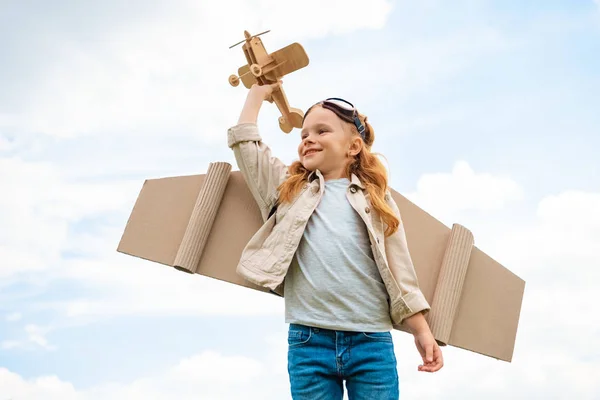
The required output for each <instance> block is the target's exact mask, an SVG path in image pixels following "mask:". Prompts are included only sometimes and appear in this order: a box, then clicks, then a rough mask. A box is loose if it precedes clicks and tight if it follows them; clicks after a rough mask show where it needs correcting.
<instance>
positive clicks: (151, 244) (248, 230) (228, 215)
mask: <svg viewBox="0 0 600 400" xmlns="http://www.w3.org/2000/svg"><path fill="white" fill-rule="evenodd" d="M392 196H393V197H394V200H395V201H396V203H397V204H398V207H399V209H400V213H401V215H402V222H403V224H404V226H405V231H406V237H407V241H408V246H409V251H410V254H411V257H412V259H413V262H414V265H415V269H416V272H417V276H418V279H419V284H420V287H421V290H422V291H423V294H424V295H425V297H426V298H427V300H428V302H429V303H430V305H431V311H430V312H429V313H428V315H427V320H428V322H429V325H430V327H431V330H432V332H433V334H434V336H435V338H436V340H437V341H438V342H439V343H440V344H442V345H451V346H455V347H459V348H463V349H466V350H469V351H473V352H476V353H479V354H483V355H486V356H489V357H493V358H497V359H500V360H504V361H509V362H510V361H511V360H512V355H513V350H514V344H515V338H516V333H517V327H518V322H519V316H520V312H521V303H522V300H523V293H524V289H525V282H524V281H523V280H522V279H520V278H519V277H518V276H516V275H514V274H513V273H511V272H510V271H509V270H508V269H506V268H505V267H503V266H502V265H500V264H499V263H498V262H496V261H495V260H493V259H492V258H491V257H489V256H488V255H487V254H485V253H484V252H483V251H481V250H480V249H478V248H477V247H476V246H475V245H474V244H473V243H474V239H473V235H472V234H471V232H470V231H469V230H468V229H466V228H465V227H463V226H461V225H458V224H454V225H453V226H452V228H448V227H447V226H445V225H444V224H442V223H441V222H440V221H438V220H437V219H435V218H434V217H432V216H431V215H429V214H428V213H426V212H425V211H423V210H422V209H421V208H419V207H418V206H416V205H415V204H414V203H412V202H410V201H409V200H408V199H406V198H405V197H404V196H402V195H401V194H399V193H398V192H396V191H394V190H392ZM262 224H263V220H262V217H261V214H260V211H259V209H258V206H257V205H256V202H255V200H254V198H253V197H252V194H251V193H250V190H249V189H248V187H247V185H246V182H245V181H244V178H243V177H242V175H241V173H240V172H239V171H231V165H230V164H227V163H221V162H219V163H212V164H211V165H210V166H209V169H208V171H207V173H206V174H200V175H188V176H176V177H168V178H159V179H148V180H146V181H145V182H144V184H143V187H142V189H141V191H140V193H139V196H138V198H137V201H136V203H135V205H134V207H133V210H132V212H131V215H130V217H129V220H128V222H127V225H126V227H125V230H124V232H123V235H122V238H121V241H120V243H119V245H118V248H117V251H118V252H121V253H124V254H128V255H131V256H135V257H139V258H143V259H146V260H149V261H153V262H157V263H160V264H164V265H166V266H170V267H173V268H175V269H178V270H181V271H185V272H188V273H190V274H200V275H204V276H208V277H211V278H214V279H219V280H222V281H226V282H230V283H233V284H237V285H241V286H245V287H248V288H251V289H255V290H259V291H263V292H265V293H270V291H269V290H268V289H266V288H262V287H260V286H257V285H255V284H253V283H251V282H248V281H246V280H245V279H244V278H242V277H241V276H239V275H238V274H237V273H236V267H237V264H238V261H239V259H240V255H241V253H242V251H243V249H244V247H245V246H246V243H247V242H248V241H249V240H250V238H251V237H252V236H253V235H254V233H255V232H256V231H257V230H258V229H259V228H260V226H261V225H262ZM394 328H395V329H398V330H405V329H404V327H402V326H395V327H394Z"/></svg>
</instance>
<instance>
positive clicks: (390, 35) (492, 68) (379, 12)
mask: <svg viewBox="0 0 600 400" xmlns="http://www.w3.org/2000/svg"><path fill="white" fill-rule="evenodd" d="M344 4H345V5H344V6H341V5H340V4H339V2H336V1H326V2H324V3H322V4H318V3H317V2H316V1H307V2H303V3H302V4H300V3H292V2H288V3H279V2H268V1H263V2H242V1H241V0H239V1H236V0H227V1H222V2H218V4H210V5H209V4H195V3H194V2H191V1H172V2H166V1H153V2H128V3H127V5H126V6H124V5H122V4H121V2H116V1H106V2H102V3H96V2H73V1H58V2H54V3H53V5H52V6H49V5H48V4H47V3H46V2H39V1H34V2H28V3H27V4H24V3H22V2H9V3H7V4H6V5H5V6H4V7H3V9H2V11H1V12H0V49H2V51H1V52H0V87H1V88H2V90H0V190H1V191H2V193H4V194H3V195H2V196H0V260H1V261H0V395H1V396H0V398H3V397H8V398H10V397H12V398H15V399H39V398H44V399H53V398H57V399H58V398H60V399H78V400H79V399H85V400H87V399H100V398H107V397H111V398H115V399H135V398H144V399H146V398H156V399H163V398H164V399H166V398H173V396H178V397H177V398H182V399H184V398H196V397H195V396H196V395H197V394H198V393H202V395H203V398H215V399H220V398H223V399H225V398H238V397H239V396H241V394H243V396H244V398H261V399H263V398H273V399H283V398H289V395H288V384H287V371H286V364H285V357H286V353H285V351H286V335H285V332H286V325H285V324H284V322H283V302H282V301H280V299H276V298H273V297H272V296H265V295H263V294H262V293H254V292H253V291H249V290H246V289H242V288H237V287H232V286H231V285H226V284H223V283H220V282H215V281H212V280H209V279H205V278H202V277H190V276H189V275H185V274H180V273H176V272H175V271H172V270H170V269H168V268H166V267H163V266H161V265H157V264H152V263H148V262H144V261H142V260H138V259H135V258H132V257H127V256H125V255H123V254H119V253H117V252H116V247H117V244H118V241H119V239H120V235H121V233H122V230H123V228H124V226H125V223H126V221H127V218H128V216H129V213H130V211H131V208H132V206H133V203H134V202H135V199H136V197H137V194H138V192H139V189H140V188H141V185H142V183H143V181H144V179H148V178H156V177H163V176H174V175H184V174H196V173H203V172H205V170H206V167H207V166H208V164H209V163H210V162H212V161H229V162H232V163H234V162H235V160H234V159H233V155H232V154H231V151H230V150H229V149H228V148H227V146H226V130H227V128H228V127H229V126H231V125H233V124H234V123H235V121H236V120H237V117H238V115H239V111H240V109H241V106H242V104H243V101H244V98H245V95H246V93H247V92H246V89H245V88H244V87H241V86H239V87H237V88H232V87H231V86H229V84H228V83H227V77H228V76H229V74H231V73H234V72H235V71H236V70H237V67H239V66H240V65H241V64H242V63H243V56H242V53H241V49H240V48H235V49H232V50H230V49H228V46H229V45H231V44H233V43H235V42H237V41H239V40H241V38H242V35H243V31H244V30H246V29H247V30H249V31H251V32H253V33H254V32H258V31H262V30H265V29H271V32H270V33H269V34H267V35H266V36H264V38H263V40H264V43H265V45H266V46H267V49H268V50H276V49H277V48H279V47H282V46H284V45H287V44H289V43H291V42H294V41H298V42H300V43H301V44H302V45H303V46H304V47H305V49H306V51H307V53H308V55H309V57H310V65H309V66H308V67H307V68H305V69H303V70H301V71H298V72H296V73H294V74H292V75H290V76H288V77H286V79H284V88H285V89H286V93H287V95H288V99H289V100H290V103H291V104H292V106H294V107H299V108H302V109H306V108H307V107H308V106H309V105H310V104H312V103H313V102H315V101H317V100H319V99H321V98H324V97H330V96H340V97H344V98H347V99H349V100H351V101H353V102H354V103H355V104H356V105H357V106H358V108H359V109H360V110H361V111H362V112H364V113H365V114H367V115H368V116H369V121H370V122H371V123H372V125H373V126H374V128H375V132H376V142H375V146H374V147H375V150H376V151H379V152H381V153H383V154H384V155H385V156H386V158H387V160H388V165H389V168H390V172H391V183H392V186H393V187H394V188H395V189H396V190H398V191H400V192H402V193H403V194H405V195H407V196H408V197H409V198H410V199H411V200H413V201H415V202H416V203H417V204H418V205H419V206H421V207H422V208H424V209H425V210H427V211H428V212H430V213H431V214H433V215H434V216H436V217H437V218H439V219H440V220H441V221H443V222H444V223H446V224H447V225H450V224H452V223H453V222H459V223H461V224H463V225H465V226H467V227H468V228H469V229H471V230H472V231H473V233H474V235H475V241H476V244H477V245H478V247H480V248H482V249H483V250H484V251H486V252H487V253H488V254H490V255H492V256H493V257H494V258H496V259H497V260H498V261H500V262H501V263H503V264H504V265H505V266H506V267H507V268H509V269H510V270H511V271H513V272H515V273H516V274H517V275H519V276H521V277H522V278H523V279H525V280H526V281H527V287H526V295H525V299H524V303H523V312H522V316H521V322H520V326H519V332H518V336H517V344H516V347H515V356H514V361H513V363H511V364H508V363H501V362H497V361H494V360H490V359H488V358H485V357H483V356H478V355H474V354H471V353H468V352H465V351H462V350H458V349H454V348H445V349H444V352H445V353H444V354H445V358H446V366H445V367H444V370H442V371H441V372H440V373H438V374H434V375H424V374H421V373H418V372H417V371H416V366H417V365H418V362H419V357H418V354H417V353H416V350H415V349H414V345H413V344H412V342H411V340H410V337H408V335H406V334H403V333H399V332H396V333H395V334H394V341H395V344H396V353H397V357H398V360H399V373H400V378H401V382H402V386H401V387H402V390H403V393H404V394H405V395H406V398H415V399H418V398H427V399H432V398H461V399H464V398H482V397H485V398H499V399H503V398H518V396H524V397H526V395H527V394H529V395H533V394H536V395H538V396H541V397H544V398H567V397H568V398H579V399H588V398H589V399H592V398H598V397H600V384H599V383H598V382H600V359H599V358H598V354H600V339H599V338H600V331H599V329H600V328H598V327H599V326H600V320H599V319H598V318H599V317H598V316H597V315H598V314H597V313H595V312H594V309H593V308H592V305H593V304H594V302H595V300H596V298H597V295H596V291H597V288H598V283H597V282H598V280H599V278H600V273H599V272H598V271H600V268H599V267H600V257H599V256H598V254H596V253H595V251H594V249H596V248H597V247H598V243H600V214H599V211H598V210H600V189H599V182H600V161H598V156H597V153H598V149H599V148H600V113H598V111H597V110H598V95H597V93H598V92H599V91H600V73H599V72H598V71H600V57H599V56H598V54H600V7H599V4H598V3H597V2H594V1H573V2H559V1H532V2H527V3H522V2H516V1H510V2H506V1H503V2H501V1H478V2H474V1H466V0H465V1H457V2H452V3H450V2H441V1H422V2H418V3H417V2H407V1H392V2H390V1H385V0H377V1H370V2H367V1H360V0H352V1H349V2H346V3H344ZM232 10H235V12H232ZM290 10H292V13H293V14H294V15H297V16H298V17H299V19H298V20H297V21H291V20H290V19H289V15H290ZM357 17H358V18H357ZM277 117H278V111H277V109H276V107H275V106H274V105H272V104H269V103H265V105H264V106H263V111H262V113H261V115H260V119H259V125H260V128H261V131H262V133H263V136H264V138H265V141H267V143H268V144H269V145H271V147H272V148H273V151H274V152H275V153H276V154H277V155H279V156H280V158H282V159H283V160H284V161H286V162H290V161H292V160H294V159H295V151H296V146H297V143H298V138H299V132H298V131H293V132H292V133H291V134H290V135H285V134H283V133H282V132H281V131H280V130H279V128H278V126H277ZM234 165H235V164H234ZM556 321H559V322H558V323H557V322H556ZM474 376H476V377H477V379H476V380H475V381H474V379H473V378H474ZM250 383H252V384H250ZM267 383H268V385H267V386H263V385H266V384H267ZM150 394H151V395H152V396H154V397H150ZM286 396H288V397H286ZM494 396H496V397H494Z"/></svg>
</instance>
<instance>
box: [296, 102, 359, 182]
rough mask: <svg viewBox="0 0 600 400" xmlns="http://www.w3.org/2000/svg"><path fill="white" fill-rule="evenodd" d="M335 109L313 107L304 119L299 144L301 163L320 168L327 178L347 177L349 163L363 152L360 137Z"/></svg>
mask: <svg viewBox="0 0 600 400" xmlns="http://www.w3.org/2000/svg"><path fill="white" fill-rule="evenodd" d="M344 124H346V122H344V121H342V120H341V119H340V118H339V117H338V116H337V115H335V113H334V112H333V111H330V110H328V109H325V108H323V107H320V106H315V107H313V108H312V109H311V110H310V112H309V113H308V115H307V116H306V118H305V120H304V124H303V125H302V132H301V139H302V140H301V142H300V145H299V146H298V157H300V162H301V163H302V165H303V166H304V168H306V169H307V170H309V171H314V170H316V169H318V170H319V171H321V173H322V174H323V177H324V178H325V180H329V179H338V178H343V177H345V171H346V165H347V164H348V162H349V161H350V160H351V159H352V157H353V156H354V155H356V154H358V152H359V151H360V148H361V144H360V142H361V139H360V137H358V135H353V134H352V132H351V130H350V129H349V128H348V127H345V126H344Z"/></svg>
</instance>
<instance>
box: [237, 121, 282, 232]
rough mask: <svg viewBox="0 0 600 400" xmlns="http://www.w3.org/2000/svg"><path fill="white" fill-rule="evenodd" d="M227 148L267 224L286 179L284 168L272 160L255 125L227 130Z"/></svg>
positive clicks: (246, 124) (242, 125) (280, 163)
mask: <svg viewBox="0 0 600 400" xmlns="http://www.w3.org/2000/svg"><path fill="white" fill-rule="evenodd" d="M227 145H228V146H229V148H231V149H232V150H233V153H234V155H235V159H236V162H237V165H238V168H239V169H240V172H241V173H242V176H243V177H244V179H245V180H246V184H247V185H248V188H249V189H250V192H251V193H252V195H253V196H254V199H255V200H256V203H257V204H258V206H259V208H260V211H261V214H262V217H263V220H265V221H266V220H267V218H268V215H269V212H270V211H271V209H272V208H273V206H274V205H275V203H276V201H277V198H278V190H277V189H278V187H279V185H280V184H281V183H282V182H283V181H284V180H285V179H286V178H287V174H288V169H287V166H286V165H285V164H284V163H283V162H282V161H281V160H279V159H278V158H276V157H273V155H272V154H271V149H270V148H269V147H268V146H267V145H266V144H265V143H264V142H263V141H262V138H261V136H260V134H259V131H258V127H257V125H256V124H255V123H242V124H238V125H235V126H233V127H231V128H229V129H228V130H227Z"/></svg>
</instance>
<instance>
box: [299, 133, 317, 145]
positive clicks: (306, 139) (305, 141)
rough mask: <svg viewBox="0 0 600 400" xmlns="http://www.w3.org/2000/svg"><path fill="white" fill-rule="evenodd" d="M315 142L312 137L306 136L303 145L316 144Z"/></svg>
mask: <svg viewBox="0 0 600 400" xmlns="http://www.w3.org/2000/svg"><path fill="white" fill-rule="evenodd" d="M314 142H315V141H314V140H313V139H312V136H311V135H306V137H305V138H304V140H303V141H302V143H304V144H306V143H314Z"/></svg>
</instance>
